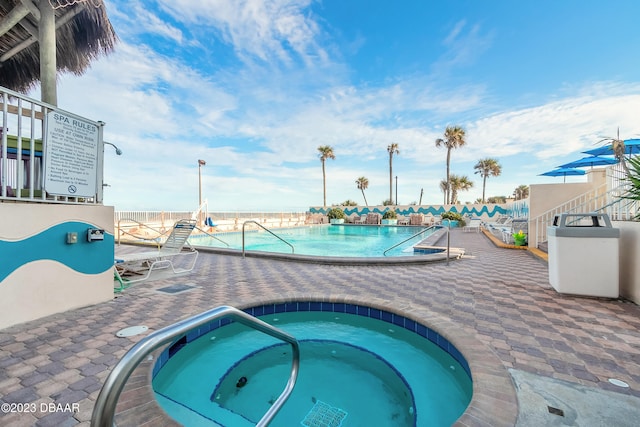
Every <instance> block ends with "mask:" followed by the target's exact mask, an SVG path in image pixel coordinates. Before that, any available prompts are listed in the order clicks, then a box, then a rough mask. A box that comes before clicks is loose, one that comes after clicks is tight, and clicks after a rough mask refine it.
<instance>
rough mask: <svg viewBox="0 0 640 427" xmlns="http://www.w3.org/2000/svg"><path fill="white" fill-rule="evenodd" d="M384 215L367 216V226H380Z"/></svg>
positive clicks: (370, 214) (373, 214) (372, 214)
mask: <svg viewBox="0 0 640 427" xmlns="http://www.w3.org/2000/svg"><path fill="white" fill-rule="evenodd" d="M381 217H382V215H380V214H379V213H369V214H367V219H366V224H373V225H378V224H380V218H381Z"/></svg>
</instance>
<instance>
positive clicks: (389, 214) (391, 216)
mask: <svg viewBox="0 0 640 427" xmlns="http://www.w3.org/2000/svg"><path fill="white" fill-rule="evenodd" d="M382 219H398V214H396V211H394V210H393V209H389V210H388V211H386V212H385V213H384V215H382Z"/></svg>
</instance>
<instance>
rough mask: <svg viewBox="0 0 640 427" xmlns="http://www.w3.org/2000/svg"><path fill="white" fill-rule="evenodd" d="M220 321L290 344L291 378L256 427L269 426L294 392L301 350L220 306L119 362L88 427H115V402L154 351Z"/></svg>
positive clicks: (174, 327)
mask: <svg viewBox="0 0 640 427" xmlns="http://www.w3.org/2000/svg"><path fill="white" fill-rule="evenodd" d="M223 317H230V318H233V319H234V320H236V321H238V322H240V323H242V324H244V325H246V326H249V327H251V328H253V329H255V330H257V331H259V332H263V333H265V334H267V335H271V336H272V337H275V338H278V339H280V340H282V341H285V342H288V343H289V344H291V349H292V357H293V360H292V362H291V375H290V376H289V381H288V382H287V384H286V386H285V388H284V390H283V391H282V393H281V394H280V396H279V397H278V398H277V399H276V401H275V402H274V403H273V404H272V405H271V407H270V408H269V410H268V411H267V412H266V413H265V414H264V415H263V417H262V419H261V420H260V421H259V422H258V424H257V426H260V427H263V426H267V425H269V423H270V422H271V420H272V419H273V417H275V416H276V414H277V413H278V411H279V410H280V408H281V407H282V405H284V403H285V402H286V400H287V399H288V398H289V395H291V392H292V391H293V387H294V386H295V383H296V379H297V377H298V371H299V368H300V347H299V344H298V341H297V340H296V339H295V338H294V337H293V336H291V335H289V334H288V333H286V332H284V331H282V330H280V329H278V328H275V327H273V326H271V325H269V324H268V323H265V322H263V321H262V320H260V319H256V318H255V317H253V316H251V315H249V314H247V313H245V312H244V311H240V310H238V309H237V308H234V307H230V306H221V307H217V308H214V309H212V310H209V311H206V312H204V313H201V314H198V315H196V316H193V317H190V318H188V319H185V320H182V321H180V322H178V323H176V324H174V325H171V326H168V327H166V328H163V329H160V330H159V331H156V332H154V333H152V334H150V335H148V336H147V337H145V338H143V339H142V340H140V341H139V342H138V343H137V344H136V345H134V346H133V347H131V349H130V350H129V351H128V352H127V353H126V354H125V355H124V356H123V357H122V359H120V361H119V362H118V363H117V364H116V366H115V367H114V368H113V370H112V371H111V373H110V374H109V376H108V377H107V379H106V381H105V382H104V385H103V386H102V390H100V394H99V395H98V399H97V400H96V404H95V406H94V408H93V414H92V416H91V427H112V426H115V422H114V415H115V414H114V412H115V408H116V405H117V403H118V398H119V396H120V393H121V392H122V389H123V388H124V386H125V383H126V382H127V380H128V379H129V376H130V375H131V374H132V373H133V371H134V370H135V368H136V367H137V366H138V364H140V362H142V361H143V360H144V359H145V358H146V357H147V356H148V355H149V354H150V353H151V352H153V351H154V350H157V349H158V348H160V347H162V346H163V345H166V344H169V343H171V342H173V340H174V339H175V338H177V337H179V336H181V335H184V334H186V333H187V332H189V331H190V330H193V329H195V328H197V327H199V326H202V325H204V324H206V323H209V322H211V321H213V320H216V319H220V318H223Z"/></svg>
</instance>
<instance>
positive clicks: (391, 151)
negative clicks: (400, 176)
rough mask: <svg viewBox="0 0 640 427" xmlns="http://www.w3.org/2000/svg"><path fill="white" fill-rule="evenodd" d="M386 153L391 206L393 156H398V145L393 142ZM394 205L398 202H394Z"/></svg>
mask: <svg viewBox="0 0 640 427" xmlns="http://www.w3.org/2000/svg"><path fill="white" fill-rule="evenodd" d="M387 152H389V200H390V201H391V204H392V205H393V155H394V153H395V154H400V150H398V144H396V143H395V142H394V143H393V144H391V145H389V146H388V147H387ZM396 203H398V201H397V200H396Z"/></svg>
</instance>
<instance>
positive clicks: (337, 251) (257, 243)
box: [189, 224, 435, 258]
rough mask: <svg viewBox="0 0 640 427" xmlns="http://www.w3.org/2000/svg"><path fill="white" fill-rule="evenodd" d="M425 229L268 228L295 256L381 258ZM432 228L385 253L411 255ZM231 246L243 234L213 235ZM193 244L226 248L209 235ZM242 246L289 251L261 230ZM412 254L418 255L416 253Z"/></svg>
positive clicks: (237, 244)
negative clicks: (293, 251)
mask: <svg viewBox="0 0 640 427" xmlns="http://www.w3.org/2000/svg"><path fill="white" fill-rule="evenodd" d="M422 230H424V228H423V227H407V226H403V227H396V226H375V225H374V226H372V225H363V226H360V225H335V224H334V225H318V226H309V227H297V228H282V229H275V230H271V231H273V232H274V233H275V234H277V235H278V236H280V237H281V238H282V239H284V240H286V241H287V242H289V243H291V245H293V247H294V250H295V254H297V255H313V256H331V257H342V258H344V257H360V258H366V257H382V256H385V254H384V252H385V250H387V249H389V248H390V247H392V246H394V245H396V244H398V243H400V242H402V241H403V240H405V239H408V238H410V237H411V236H413V235H414V234H416V233H419V232H420V231H422ZM434 231H435V229H432V230H429V231H426V232H424V233H423V234H421V235H420V236H417V237H415V238H413V239H411V240H410V241H408V242H406V243H405V244H402V245H400V246H398V247H397V248H395V249H392V250H391V251H389V252H387V254H386V256H396V257H397V256H412V255H414V251H413V245H415V244H417V243H419V242H420V241H421V240H423V239H425V238H426V237H428V236H429V235H431V234H433V232H434ZM216 236H217V237H219V238H220V239H221V240H223V241H225V242H227V243H228V244H229V246H230V247H231V248H233V249H238V250H242V233H241V232H233V233H223V234H218V235H216ZM189 241H190V242H191V244H193V245H196V246H209V247H214V248H225V247H226V246H225V245H223V244H222V243H221V242H219V241H217V240H215V239H213V238H211V237H208V236H193V237H191V238H190V239H189ZM245 249H246V250H250V251H264V252H277V253H288V254H290V253H292V250H291V247H290V246H288V245H287V244H286V243H284V242H282V241H280V240H278V238H276V237H274V236H273V235H271V234H269V233H268V232H266V231H264V230H257V231H256V230H251V231H247V232H245ZM415 255H421V254H420V253H415Z"/></svg>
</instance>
